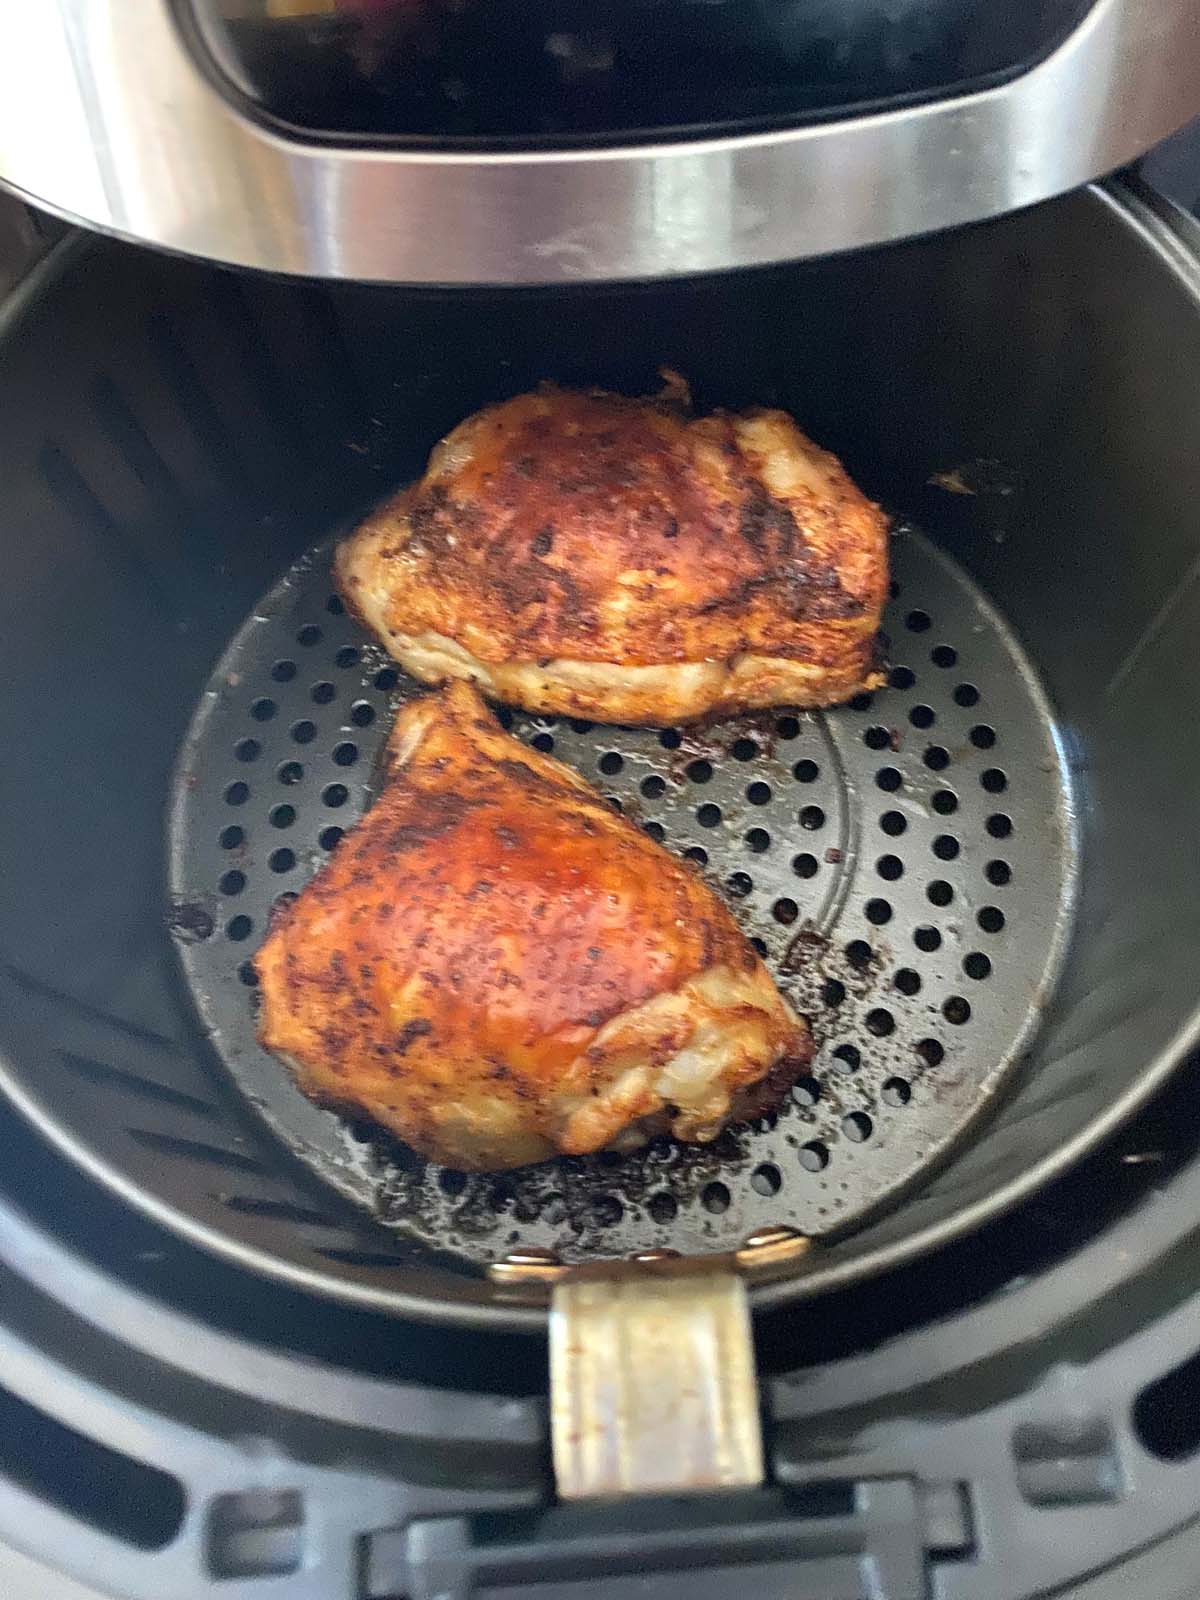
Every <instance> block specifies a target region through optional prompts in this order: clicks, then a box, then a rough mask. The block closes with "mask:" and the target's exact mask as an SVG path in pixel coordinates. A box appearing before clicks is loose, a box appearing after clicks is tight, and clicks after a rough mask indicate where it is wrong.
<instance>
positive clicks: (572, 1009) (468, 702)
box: [255, 683, 812, 1169]
mask: <svg viewBox="0 0 1200 1600" xmlns="http://www.w3.org/2000/svg"><path fill="white" fill-rule="evenodd" d="M255 965H256V968H257V972H258V976H259V982H260V986H259V993H260V995H261V1010H260V1030H259V1031H260V1038H261V1040H262V1042H263V1044H264V1045H265V1046H266V1047H267V1048H268V1049H269V1050H273V1051H275V1052H276V1053H277V1054H279V1055H280V1056H281V1057H283V1058H284V1060H286V1061H287V1062H288V1063H289V1064H290V1065H291V1067H292V1069H293V1071H294V1072H295V1075H296V1078H297V1081H298V1083H299V1085H300V1087H301V1088H302V1089H303V1090H304V1092H305V1093H306V1094H308V1095H310V1096H311V1097H312V1098H313V1099H316V1100H318V1101H321V1102H323V1103H326V1104H329V1105H332V1106H335V1107H339V1108H343V1109H347V1110H350V1111H352V1112H354V1113H356V1114H360V1115H361V1114H366V1115H367V1116H369V1117H372V1118H374V1119H375V1121H377V1122H379V1123H382V1124H383V1125H384V1126H385V1127H387V1128H389V1129H390V1130H391V1131H392V1132H393V1133H395V1134H397V1135H398V1136H399V1137H400V1138H401V1139H403V1140H405V1141H406V1142H407V1143H408V1144H410V1145H411V1146H413V1148H414V1149H416V1150H418V1151H420V1152H421V1153H423V1154H424V1155H426V1156H429V1157H431V1158H433V1159H435V1160H438V1161H441V1162H444V1163H447V1164H449V1165H451V1166H455V1167H462V1168H471V1167H473V1168H484V1169H487V1168H498V1167H510V1166H517V1165H520V1164H522V1163H524V1162H528V1161H536V1160H540V1159H543V1158H544V1157H547V1156H550V1155H553V1154H555V1153H557V1152H560V1151H561V1152H568V1153H572V1154H582V1153H585V1152H587V1151H592V1150H599V1149H602V1148H605V1147H608V1148H629V1147H631V1146H634V1145H637V1144H639V1143H641V1142H643V1141H644V1140H645V1139H647V1138H648V1137H650V1136H652V1135H653V1134H655V1133H657V1132H659V1131H664V1130H669V1131H671V1132H674V1133H675V1134H677V1135H678V1136H679V1137H681V1138H683V1139H690V1140H707V1139H711V1138H713V1137H714V1136H715V1135H716V1133H717V1132H718V1131H719V1130H720V1128H721V1127H722V1125H723V1124H724V1123H725V1122H726V1121H727V1120H729V1119H730V1118H732V1117H737V1116H746V1115H751V1114H755V1113H757V1112H758V1111H761V1110H764V1109H766V1108H767V1107H768V1106H769V1105H770V1104H772V1103H774V1102H776V1101H778V1099H779V1098H780V1096H781V1095H782V1094H783V1093H784V1092H785V1091H786V1089H787V1086H788V1085H789V1084H790V1083H791V1082H792V1081H793V1080H794V1079H795V1078H796V1077H797V1076H798V1074H799V1073H800V1072H801V1071H802V1070H803V1068H804V1066H805V1065H806V1063H807V1062H808V1060H809V1059H810V1057H811V1055H812V1041H811V1038H810V1036H809V1033H808V1029H807V1027H806V1025H805V1023H804V1022H803V1021H802V1020H801V1019H799V1018H797V1017H796V1016H795V1015H794V1014H793V1012H792V1011H791V1009H790V1007H789V1006H788V1005H787V1003H786V1002H785V1001H784V1000H783V998H782V997H781V995H780V994H779V992H778V990H777V989H776V988H775V985H774V983H773V982H772V980H771V977H770V975H769V974H768V972H767V970H766V968H765V967H764V966H763V964H762V962H761V961H760V960H759V958H758V956H757V955H756V954H755V952H754V950H753V948H752V947H751V945H750V944H749V942H748V941H747V939H746V938H745V937H744V935H743V934H742V933H741V931H740V930H739V929H738V927H737V925H736V923H735V922H734V920H733V917H732V916H731V915H730V913H729V911H728V910H727V909H726V907H725V906H724V905H723V904H722V903H721V901H720V900H719V899H718V898H717V896H716V895H715V894H714V893H713V891H712V890H711V889H710V888H709V886H708V885H707V884H706V883H705V882H704V881H703V879H702V878H701V877H700V876H699V875H698V874H697V873H696V872H694V871H693V870H692V869H691V867H690V866H689V865H687V864H686V863H685V862H683V861H680V860H678V859H676V857H674V856H673V855H671V854H670V853H669V852H668V851H667V850H665V849H664V848H663V847H662V846H661V845H659V844H657V843H655V841H654V840H652V839H650V838H648V837H647V836H646V835H645V834H644V833H642V832H641V831H640V830H639V829H637V828H635V827H634V826H633V825H632V824H631V823H630V822H628V821H627V820H626V819H625V818H624V817H621V816H618V815H616V814H615V813H614V812H613V811H611V810H610V809H609V807H608V806H607V805H605V803H604V801H603V800H602V798H601V797H600V795H598V794H597V793H596V791H595V790H594V789H593V788H592V787H591V785H590V784H588V783H587V782H586V781H585V780H584V779H583V778H581V777H580V776H579V775H578V774H577V773H575V772H573V771H572V770H571V769H570V768H568V767H565V766H563V765H562V763H561V762H558V761H555V760H554V759H553V758H552V757H550V756H547V755H543V754H542V753H541V752H539V751H537V750H532V749H529V748H527V747H526V746H524V745H522V744H521V743H520V742H519V741H518V740H516V739H514V738H512V737H511V736H510V735H509V734H507V733H505V732H504V731H503V730H502V729H501V728H500V726H499V725H498V723H497V722H496V720H495V719H494V718H493V716H492V715H491V713H490V712H489V711H488V710H487V709H486V707H485V706H484V704H483V702H482V701H481V700H480V699H479V696H478V694H477V693H476V692H475V690H474V689H473V688H471V687H470V686H469V685H467V684H464V683H456V684H453V685H451V686H450V687H449V688H447V689H445V690H443V691H442V692H441V693H439V694H435V695H429V696H427V697H425V698H424V699H421V700H415V701H412V702H410V703H409V704H408V705H407V706H405V707H404V709H403V710H402V711H401V712H400V715H399V716H398V718H397V721H396V726H395V728H394V729H393V731H392V734H391V736H390V739H389V743H388V747H387V751H386V764H385V770H384V777H383V785H382V789H381V792H380V794H379V798H378V799H377V800H376V802H375V804H374V805H373V806H372V808H371V810H370V811H369V812H368V813H367V815H366V816H365V817H364V818H363V820H362V821H361V822H360V823H359V824H358V826H357V827H356V828H353V829H352V830H351V831H350V832H349V833H347V835H346V837H345V838H344V839H343V840H342V841H341V843H340V844H339V845H338V847H337V849H336V850H335V851H334V853H333V855H332V857H331V859H330V861H329V863H328V864H327V865H326V866H325V867H324V868H323V869H322V871H321V872H320V873H318V875H317V876H316V877H315V878H314V879H313V881H312V882H311V883H310V884H309V885H308V887H307V888H306V889H305V890H304V891H303V892H302V893H301V894H300V896H299V898H298V899H297V900H296V901H295V902H294V903H293V904H292V905H290V906H288V907H287V908H286V909H285V910H284V911H283V912H282V913H281V914H280V915H279V917H278V918H277V920H276V922H275V924H274V926H273V927H272V929H271V932H270V934H269V935H268V937H267V940H266V942H265V944H264V945H263V947H262V949H261V950H260V951H259V953H258V956H257V958H256V962H255Z"/></svg>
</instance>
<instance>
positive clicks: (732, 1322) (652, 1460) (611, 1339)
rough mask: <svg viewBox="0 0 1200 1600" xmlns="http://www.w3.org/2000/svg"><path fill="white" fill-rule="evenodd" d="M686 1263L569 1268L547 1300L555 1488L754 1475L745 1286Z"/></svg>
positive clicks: (670, 1484)
mask: <svg viewBox="0 0 1200 1600" xmlns="http://www.w3.org/2000/svg"><path fill="white" fill-rule="evenodd" d="M689 1269H691V1264H690V1263H679V1264H674V1263H671V1262H664V1263H662V1265H661V1268H659V1269H657V1270H656V1269H655V1268H653V1267H643V1268H641V1269H640V1270H637V1269H627V1270H626V1271H624V1272H614V1271H611V1270H610V1271H608V1272H606V1273H604V1274H602V1275H596V1276H593V1277H587V1276H574V1275H573V1276H572V1277H571V1278H569V1279H567V1280H566V1281H565V1282H563V1283H560V1284H558V1285H557V1287H556V1288H555V1291H554V1299H553V1302H552V1305H551V1311H550V1435H551V1442H552V1444H553V1449H554V1475H555V1480H556V1483H557V1486H558V1493H559V1495H560V1497H561V1498H562V1499H564V1500H584V1499H592V1498H596V1497H598V1496H608V1495H615V1494H675V1493H680V1492H684V1491H691V1490H696V1489H730V1488H735V1487H746V1486H752V1485H755V1484H758V1483H761V1482H762V1477H763V1444H762V1425H761V1422H760V1420H759V1412H758V1385H757V1383H756V1381H755V1372H754V1346H753V1342H752V1340H751V1336H750V1311H749V1306H748V1304H747V1300H746V1289H745V1285H744V1284H743V1283H742V1281H741V1279H740V1278H737V1277H735V1276H734V1275H733V1274H732V1273H731V1272H721V1271H696V1270H694V1269H691V1270H689Z"/></svg>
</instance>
